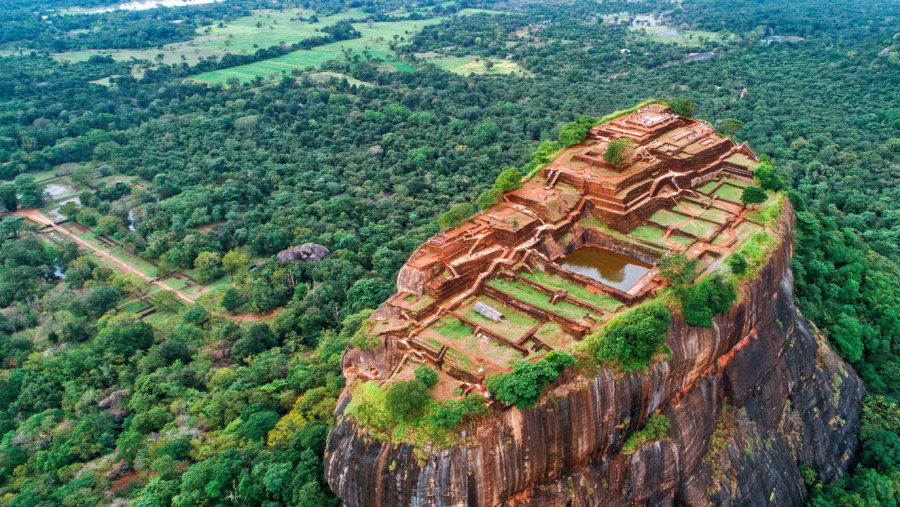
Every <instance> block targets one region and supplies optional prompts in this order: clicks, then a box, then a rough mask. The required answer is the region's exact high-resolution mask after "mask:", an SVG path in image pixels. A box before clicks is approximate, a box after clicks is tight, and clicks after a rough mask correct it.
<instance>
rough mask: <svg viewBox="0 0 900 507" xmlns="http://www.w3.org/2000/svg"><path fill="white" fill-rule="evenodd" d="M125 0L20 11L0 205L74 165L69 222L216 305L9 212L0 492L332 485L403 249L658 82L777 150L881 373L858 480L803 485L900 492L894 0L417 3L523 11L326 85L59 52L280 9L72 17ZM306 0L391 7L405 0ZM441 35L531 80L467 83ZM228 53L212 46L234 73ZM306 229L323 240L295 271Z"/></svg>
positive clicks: (846, 328)
mask: <svg viewBox="0 0 900 507" xmlns="http://www.w3.org/2000/svg"><path fill="white" fill-rule="evenodd" d="M114 3H115V2H113V1H107V0H93V1H88V0H86V1H77V0H56V1H52V2H39V3H38V2H32V1H26V0H2V1H0V7H2V8H0V22H2V23H0V50H2V51H3V52H2V53H0V54H3V55H4V57H0V76H3V79H0V102H2V107H0V164H2V165H0V178H2V179H3V180H4V181H3V183H2V184H0V200H2V201H3V202H2V204H3V206H4V207H5V209H11V210H14V209H16V206H17V204H21V205H22V206H23V207H24V206H38V207H40V206H49V205H51V204H52V202H53V201H54V199H53V197H52V196H48V195H45V194H43V193H42V192H41V189H40V185H41V183H40V181H42V180H44V179H47V178H48V177H52V176H54V175H55V174H65V175H66V176H64V179H66V181H68V183H69V184H71V185H74V186H76V187H77V189H78V193H77V196H78V202H77V203H69V204H63V203H62V202H58V203H57V205H59V212H60V213H61V214H62V215H64V216H65V217H69V218H74V219H75V220H76V221H77V222H78V223H81V224H83V225H84V226H85V227H90V228H93V230H94V232H95V233H96V234H100V235H103V236H104V237H106V238H109V239H110V240H112V241H115V242H116V244H118V245H119V247H118V248H120V250H121V252H122V253H121V255H126V254H127V255H129V256H133V259H134V262H135V263H140V262H144V263H152V265H153V266H154V269H155V273H156V274H158V275H159V276H164V275H166V274H169V273H190V274H192V275H191V276H194V277H195V278H198V279H202V280H204V283H206V282H205V281H208V280H213V282H210V283H211V284H212V285H209V286H208V287H207V288H208V290H206V289H203V292H202V295H201V296H198V297H197V303H196V304H190V305H188V304H182V303H183V301H182V302H179V300H178V298H177V297H176V296H173V293H172V292H167V291H161V290H160V291H156V292H154V293H153V294H148V292H149V289H148V286H147V284H146V282H145V281H144V280H143V279H140V278H136V277H135V275H129V274H128V273H124V272H122V271H121V270H117V269H113V268H115V266H112V267H111V266H110V265H109V263H108V262H105V261H104V259H100V258H97V257H96V256H92V255H89V252H86V251H85V250H84V248H79V247H78V246H76V245H75V244H74V243H73V242H71V241H55V240H53V239H52V238H50V237H49V236H48V235H46V234H37V233H36V231H35V229H36V226H35V225H34V224H30V223H28V222H26V221H23V220H22V219H21V218H18V217H13V216H7V217H5V218H3V219H2V222H0V240H2V244H0V264H2V267H0V305H2V307H3V309H2V311H0V364H2V372H0V384H2V388H0V436H2V439H0V495H2V496H0V501H2V502H4V503H7V504H10V505H39V504H41V505H49V504H76V503H99V502H102V501H108V500H104V499H106V498H110V497H115V496H119V497H127V498H131V499H132V500H133V501H134V502H135V504H136V505H167V504H169V503H174V504H176V505H209V504H221V505H230V504H241V505H247V504H252V505H257V504H263V503H266V502H281V503H285V504H297V505H327V504H329V503H334V502H335V501H336V500H335V499H334V498H333V496H332V495H331V494H330V492H328V488H327V486H325V484H324V478H323V476H322V452H323V449H324V442H325V438H326V436H327V434H328V429H329V425H330V424H331V416H332V414H333V410H334V407H335V404H336V401H337V400H336V397H337V396H338V394H339V393H340V391H341V388H342V386H343V380H342V378H341V376H340V370H339V359H340V355H341V352H342V351H343V349H344V347H345V345H346V344H347V343H349V341H350V340H351V339H352V337H353V335H354V334H355V333H356V332H357V331H358V329H359V328H360V326H361V324H362V321H363V320H364V319H365V316H366V315H367V313H365V310H367V309H372V308H375V307H377V306H378V304H380V302H381V301H383V300H384V298H385V297H387V296H388V295H389V294H390V293H392V292H393V289H394V279H395V277H396V273H397V271H398V269H399V267H400V266H401V265H402V263H403V262H404V261H405V260H406V258H407V257H408V255H409V254H410V253H411V252H412V250H413V249H414V248H415V247H416V246H417V245H419V244H420V243H421V242H422V241H423V240H424V239H425V238H427V237H428V236H430V235H431V234H433V233H435V232H436V231H438V229H439V225H438V217H440V216H441V215H443V214H445V213H446V212H448V210H450V209H451V208H452V207H453V206H458V205H460V204H463V203H465V204H469V205H472V204H476V197H477V196H479V195H480V194H482V193H483V192H485V191H487V190H489V189H490V188H491V187H492V185H493V184H494V182H495V179H496V177H497V175H498V174H500V173H501V172H502V171H504V170H507V169H508V168H510V167H523V166H524V165H526V164H527V163H528V162H529V160H530V158H529V157H530V154H531V153H532V152H533V151H534V149H535V148H536V147H537V144H538V143H539V142H541V141H549V140H556V139H557V138H558V137H559V135H560V133H561V130H562V129H563V127H564V126H565V125H566V124H569V123H570V122H572V121H574V120H576V119H577V118H579V117H582V116H585V115H591V116H597V117H600V116H603V115H604V114H606V113H609V112H611V111H613V110H615V109H620V108H623V107H628V106H631V105H633V104H636V103H638V102H640V101H641V100H644V99H648V98H654V97H660V98H665V99H672V100H674V99H682V100H687V101H691V102H693V103H694V104H696V115H697V116H698V117H700V118H704V119H708V120H710V121H711V122H712V123H713V124H714V125H717V126H721V125H723V124H726V125H728V128H729V129H730V131H732V132H734V136H735V138H736V139H738V140H739V141H746V142H748V143H750V145H751V146H752V147H753V149H754V150H755V151H756V152H757V153H759V154H764V155H767V156H770V157H771V158H772V160H773V164H774V167H775V168H776V170H777V171H778V173H779V174H781V175H783V178H784V179H785V181H786V182H787V185H788V187H789V189H790V190H789V195H790V196H791V200H792V202H793V203H794V206H795V210H796V211H797V223H798V227H797V230H798V237H797V242H798V246H797V250H796V253H795V257H794V261H793V264H792V265H793V268H794V273H795V277H796V278H795V282H796V286H797V297H798V301H799V305H800V308H801V309H802V311H803V313H804V315H805V316H806V317H808V318H810V319H812V320H813V321H814V322H815V323H816V324H817V325H818V326H819V327H820V328H821V329H822V330H823V332H824V333H825V335H826V336H827V337H828V338H829V339H830V341H831V343H832V344H833V345H834V347H835V349H836V350H837V351H838V352H839V353H840V354H841V355H842V356H843V357H845V358H846V359H847V360H848V361H850V362H851V364H852V365H853V366H854V367H855V368H856V369H857V370H858V371H859V373H860V374H861V375H862V377H863V379H864V380H865V381H866V384H867V388H868V393H869V394H868V395H867V398H866V400H865V402H864V405H863V412H862V413H863V430H862V438H863V439H864V441H863V455H862V461H861V463H860V464H859V466H858V467H857V469H856V471H855V473H854V474H852V475H851V476H849V477H848V478H845V479H843V480H841V481H839V482H838V483H837V484H832V485H822V484H820V483H819V482H818V479H817V478H816V477H814V476H813V477H808V478H807V479H808V484H809V487H810V491H811V492H812V494H813V500H812V501H813V503H816V504H817V505H833V504H842V505H877V504H882V505H894V504H896V502H897V501H898V500H900V497H898V491H900V462H898V461H897V460H896V459H895V458H894V457H895V456H897V455H898V454H897V453H900V437H898V436H897V435H898V431H900V408H898V406H897V403H898V399H900V391H898V386H900V271H898V266H900V209H898V205H897V203H898V202H900V105H898V103H897V93H896V90H897V89H898V87H900V41H898V38H895V32H897V31H898V30H900V28H898V27H897V25H896V20H897V19H900V18H898V15H900V5H898V4H897V3H896V2H889V1H875V0H842V1H839V2H834V1H826V0H803V1H800V2H787V1H776V0H766V1H762V2H750V1H737V0H726V1H721V0H684V1H683V2H681V3H680V4H673V3H669V2H665V1H659V0H650V1H647V2H640V3H635V2H625V1H609V2H603V3H599V4H598V3H596V2H574V3H568V2H566V3H555V2H546V3H533V2H513V1H511V2H505V3H501V4H495V3H491V4H490V5H488V3H486V2H485V3H483V4H482V3H479V2H477V1H461V2H457V3H455V4H449V5H437V4H434V5H424V6H423V5H419V6H418V7H417V8H416V10H415V11H410V12H411V13H412V14H410V15H413V14H414V15H415V16H419V17H420V18H419V19H422V18H424V17H427V16H431V15H437V14H440V15H445V14H452V13H453V12H456V11H458V10H459V9H461V8H490V9H503V10H504V11H505V12H503V13H499V14H490V13H485V14H477V15H470V16H465V17H453V18H450V19H447V20H445V21H443V22H440V23H436V24H431V25H428V26H422V27H420V28H421V29H420V30H419V31H418V32H416V33H412V32H410V33H405V34H403V39H404V40H400V37H397V39H396V40H394V41H392V43H394V44H395V46H394V47H395V48H396V51H397V52H398V54H400V55H401V57H402V58H403V60H404V62H405V63H408V65H409V68H408V69H407V70H408V71H406V72H400V71H397V70H396V68H388V67H385V66H384V65H382V63H383V62H382V61H381V60H380V59H379V57H378V56H377V55H376V56H373V55H372V54H364V53H359V52H356V53H349V52H346V53H344V54H340V53H339V54H338V55H339V57H337V58H336V59H334V60H332V61H330V62H327V63H326V64H324V66H323V68H322V69H313V70H315V71H326V72H327V73H328V74H327V76H329V77H328V78H327V79H324V80H323V79H313V77H314V76H313V73H312V72H305V71H304V72H296V73H287V74H282V73H280V72H274V75H272V76H271V78H269V77H268V76H266V77H263V76H259V77H256V78H255V79H252V80H249V81H248V82H246V83H243V84H241V83H240V82H238V81H235V82H232V83H230V84H229V86H208V85H206V84H202V83H197V82H192V81H190V80H185V79H182V78H183V77H186V76H190V75H191V74H193V73H195V72H196V70H197V69H195V68H193V67H191V66H190V65H188V64H186V63H177V64H167V63H163V62H159V61H145V62H139V63H137V64H136V63H135V62H133V61H130V60H120V59H116V58H112V57H110V56H93V57H91V58H88V59H85V60H83V61H79V62H75V63H71V62H69V61H67V60H65V59H61V58H58V55H57V53H61V52H65V51H71V50H76V49H86V48H90V49H121V48H148V49H153V48H156V47H158V46H160V45H162V44H166V43H170V42H173V41H185V40H188V39H191V38H192V37H194V36H195V35H196V33H197V32H196V31H197V30H201V31H202V29H203V27H204V26H207V25H209V24H218V23H223V24H227V23H229V20H233V19H236V18H239V17H241V16H246V15H248V14H252V13H253V12H255V11H254V9H257V8H260V7H263V6H266V7H272V5H271V4H270V3H268V2H251V1H244V0H240V1H231V0H229V1H227V2H221V3H215V4H206V5H200V6H192V7H183V8H177V9H150V10H146V11H136V12H125V11H114V12H111V13H105V14H71V13H69V11H68V10H67V9H70V8H72V7H94V6H99V5H110V4H114ZM287 6H289V7H302V8H305V9H308V10H309V12H310V16H313V15H316V16H323V17H324V16H326V15H329V14H333V13H338V12H344V11H346V9H350V8H353V9H358V10H362V11H365V12H367V13H370V15H371V16H372V18H373V20H374V19H376V18H377V19H383V18H379V17H378V16H384V15H385V14H384V13H387V12H394V11H395V10H397V9H401V8H409V7H410V6H409V5H405V4H404V2H402V1H393V2H373V1H368V2H353V3H347V4H343V3H341V2H339V1H313V2H297V3H296V4H291V5H286V6H285V7H287ZM623 12H627V13H628V16H635V15H643V16H650V17H653V18H654V19H659V21H660V22H661V23H664V24H666V25H667V27H669V28H671V29H675V30H677V31H680V32H679V35H678V36H677V37H674V36H672V35H671V34H669V35H666V36H659V35H654V33H655V32H653V31H652V30H648V29H647V28H646V27H642V26H630V25H629V19H630V18H628V17H626V19H625V20H624V21H621V22H619V21H617V20H620V19H621V17H622V16H621V13H623ZM606 15H613V16H612V17H608V16H606ZM175 21H178V22H177V23H176V22H175ZM297 22H308V21H302V20H298V21H297ZM376 26H377V22H376ZM323 28H324V27H323ZM326 34H329V32H327V31H326V32H323V33H322V35H326ZM331 35H332V36H333V35H334V34H331ZM344 36H346V37H348V38H350V37H352V36H353V34H352V33H346V34H345V35H342V36H341V37H344ZM773 36H774V38H773ZM777 36H785V37H792V38H788V39H779V38H778V37H777ZM764 37H769V39H768V40H767V42H766V43H761V42H760V40H761V39H763V38H764ZM800 38H802V39H800ZM339 39H340V38H337V39H336V40H339ZM285 42H286V43H287V44H288V45H291V44H298V43H301V42H302V41H299V40H297V41H285ZM295 49H296V48H293V47H289V48H284V47H276V48H275V49H273V50H272V51H273V53H266V52H265V51H268V50H269V48H260V50H263V51H264V52H263V53H257V55H256V56H253V57H252V58H253V60H254V61H256V60H266V59H267V58H269V57H271V56H273V55H275V54H278V55H280V54H285V53H288V52H291V51H293V50H295ZM435 55H437V58H451V57H452V58H469V59H471V60H472V61H475V62H484V66H485V67H488V64H487V62H492V63H491V65H493V62H495V61H502V62H508V63H509V64H511V65H515V66H516V68H517V69H519V70H520V72H517V73H515V74H508V75H492V74H488V73H482V72H472V73H471V74H458V73H454V72H450V71H446V70H442V69H441V68H440V67H439V66H438V65H436V63H437V61H433V60H432V58H435ZM228 58H229V57H228V56H227V55H226V56H221V57H217V58H214V59H213V60H210V61H209V62H207V63H205V65H207V66H212V67H211V68H225V67H231V66H232V65H234V64H237V63H241V61H237V60H233V61H232V60H228ZM223 62H224V63H223ZM135 65H141V66H143V67H144V68H145V69H146V70H144V71H143V72H142V73H140V75H135V74H133V73H132V70H133V66H135ZM487 70H489V68H486V69H485V71H487ZM732 120H734V121H732ZM563 137H565V135H564V136H563ZM23 175H24V176H23ZM116 181H118V182H116ZM135 183H136V184H135ZM36 185H38V186H37V187H36ZM43 201H47V202H46V203H44V202H43ZM457 209H461V208H457ZM451 218H452V217H451ZM211 225H215V227H210V226H211ZM308 242H310V243H317V244H321V245H325V246H327V247H328V248H329V249H330V250H331V252H332V253H331V255H329V256H328V257H326V258H325V260H323V261H321V262H318V263H296V262H278V261H276V259H275V254H276V253H277V252H279V251H281V250H283V249H285V248H287V247H289V246H293V245H300V244H303V243H308ZM128 258H132V257H128ZM226 259H227V261H226ZM251 268H252V269H251ZM232 280H233V281H232ZM173 298H174V299H173ZM146 305H149V308H151V310H152V311H154V312H157V313H156V314H155V317H147V316H145V315H144V314H145V313H146V311H145V310H144V308H147V306H146ZM273 311H274V316H271V313H272V312H273ZM234 314H239V316H238V317H235V316H233V315H234ZM266 316H268V317H269V318H265V319H262V320H257V319H261V318H262V317H266ZM813 475H814V474H813Z"/></svg>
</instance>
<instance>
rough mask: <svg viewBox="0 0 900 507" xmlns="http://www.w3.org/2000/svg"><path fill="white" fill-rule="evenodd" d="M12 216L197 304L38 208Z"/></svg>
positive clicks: (186, 300) (22, 210)
mask: <svg viewBox="0 0 900 507" xmlns="http://www.w3.org/2000/svg"><path fill="white" fill-rule="evenodd" d="M12 215H15V216H17V217H23V218H27V219H29V220H31V221H32V222H37V223H39V224H43V225H46V226H49V227H50V228H51V229H53V231H54V232H58V233H59V234H62V235H63V236H66V237H68V238H69V239H71V240H73V241H75V242H76V243H78V244H79V245H81V246H83V247H85V248H88V249H90V250H91V251H93V252H94V253H96V254H97V255H99V256H100V257H102V258H103V259H105V260H109V261H111V262H113V263H115V264H116V265H117V266H119V267H121V268H122V269H124V270H125V271H126V272H128V273H131V274H133V275H136V276H138V277H139V278H141V279H143V280H146V281H148V282H150V283H152V284H155V285H157V286H158V287H159V288H160V289H162V290H169V291H172V292H174V293H175V294H177V295H178V297H179V298H181V299H182V300H183V301H185V302H187V303H190V304H194V303H195V302H196V301H194V300H193V299H192V298H191V297H190V296H188V295H187V294H185V293H183V292H181V291H180V290H176V289H174V288H172V286H170V285H169V284H167V283H165V282H161V281H159V280H156V279H154V278H151V277H150V276H148V275H146V274H144V273H142V272H141V271H140V270H139V269H137V268H136V267H134V266H132V265H131V264H128V263H127V262H125V261H123V260H121V259H119V258H118V257H116V256H115V255H112V254H111V253H109V252H107V251H106V250H103V249H102V248H100V247H97V246H95V245H92V244H91V243H90V242H88V241H86V240H84V239H81V238H79V237H78V235H77V234H75V233H73V232H71V231H69V230H68V229H65V228H63V227H60V226H58V225H56V224H55V223H54V222H53V220H51V219H49V218H47V217H45V216H44V215H42V214H41V212H40V211H39V210H38V209H36V208H27V209H20V210H18V211H16V212H14V213H12Z"/></svg>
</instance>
